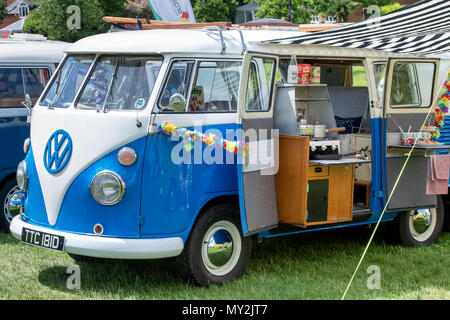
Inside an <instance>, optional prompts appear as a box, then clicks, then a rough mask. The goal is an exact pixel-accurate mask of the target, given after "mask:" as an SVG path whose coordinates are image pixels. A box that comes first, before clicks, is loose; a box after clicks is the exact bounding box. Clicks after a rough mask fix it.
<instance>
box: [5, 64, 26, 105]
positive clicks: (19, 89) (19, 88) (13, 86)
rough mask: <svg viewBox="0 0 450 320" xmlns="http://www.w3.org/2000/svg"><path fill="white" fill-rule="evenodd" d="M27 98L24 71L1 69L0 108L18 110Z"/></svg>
mask: <svg viewBox="0 0 450 320" xmlns="http://www.w3.org/2000/svg"><path fill="white" fill-rule="evenodd" d="M24 98H25V88H24V86H23V77H22V69H20V68H1V69H0V107H2V108H18V107H21V106H22V105H21V103H20V102H21V101H23V100H24Z"/></svg>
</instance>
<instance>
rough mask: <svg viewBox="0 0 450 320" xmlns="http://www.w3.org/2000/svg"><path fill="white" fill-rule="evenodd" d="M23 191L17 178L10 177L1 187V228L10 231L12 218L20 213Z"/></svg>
mask: <svg viewBox="0 0 450 320" xmlns="http://www.w3.org/2000/svg"><path fill="white" fill-rule="evenodd" d="M22 197H23V192H22V191H20V189H19V187H18V186H17V182H16V180H15V179H9V180H7V181H6V183H4V184H3V186H2V187H1V188H0V203H1V204H2V213H1V214H0V229H2V230H3V231H5V232H9V225H10V224H11V220H12V219H13V218H14V217H15V216H16V215H18V214H19V213H20V209H21V205H20V203H21V198H22Z"/></svg>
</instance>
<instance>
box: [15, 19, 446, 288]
mask: <svg viewBox="0 0 450 320" xmlns="http://www.w3.org/2000/svg"><path fill="white" fill-rule="evenodd" d="M298 34H299V33H298V31H297V32H295V33H292V32H290V31H272V30H263V31H261V30H241V29H232V28H217V27H216V28H212V27H208V28H204V29H201V28H200V29H179V28H178V29H175V28H170V29H169V28H168V29H163V28H162V29H155V30H138V31H122V32H112V33H107V34H102V35H96V36H92V37H88V38H85V39H82V40H80V41H78V42H77V43H75V44H74V45H73V46H72V47H71V48H70V49H68V50H67V55H66V56H65V58H64V60H63V61H62V63H61V64H60V66H59V67H58V69H57V71H56V72H55V74H54V75H53V77H52V79H51V81H50V83H49V85H48V86H47V87H46V89H45V90H44V92H43V94H42V95H41V96H40V98H39V100H38V101H37V103H36V105H35V107H34V110H33V113H32V117H31V142H30V143H29V144H26V150H25V151H26V156H25V159H24V160H23V161H22V162H21V163H20V164H19V166H18V169H17V180H18V184H19V187H20V189H21V191H22V192H23V193H24V194H25V195H26V197H25V199H24V210H23V212H22V213H21V214H20V215H17V216H15V217H14V219H13V221H12V223H11V227H10V229H11V232H12V233H13V235H14V236H15V237H16V238H17V239H19V240H21V241H23V242H25V243H28V244H32V245H36V246H41V247H44V248H47V249H53V250H59V251H65V252H67V253H69V254H70V255H71V256H72V257H74V258H75V259H78V258H81V257H83V256H90V257H99V258H111V259H156V258H166V257H178V260H179V262H180V264H181V271H182V272H183V274H184V275H185V277H186V278H187V279H190V280H194V281H195V282H196V283H197V284H199V285H208V284H223V283H225V282H226V281H230V280H233V279H235V278H237V277H239V276H240V275H242V274H243V273H244V271H245V269H246V266H247V264H248V262H249V259H250V254H251V250H252V245H253V243H252V239H253V238H256V239H258V240H261V239H264V238H271V237H279V236H285V235H293V234H299V233H303V232H312V231H320V230H325V229H331V228H342V227H351V226H361V225H370V224H374V223H376V222H377V221H378V219H379V218H380V216H381V214H382V212H383V209H384V206H385V204H386V201H387V199H388V196H389V195H390V193H391V191H392V190H393V187H394V184H395V182H396V178H397V176H398V174H399V172H400V170H401V167H402V164H403V162H404V160H405V158H406V155H405V154H406V153H407V152H408V150H410V149H411V146H410V145H406V144H402V140H401V139H402V136H401V135H402V131H409V132H419V131H420V130H421V128H422V124H423V123H424V122H425V123H426V124H428V123H429V122H430V121H434V120H433V119H432V116H433V113H432V112H431V113H430V115H431V116H430V117H429V119H427V120H426V121H425V119H426V117H427V114H428V112H429V110H430V108H433V103H434V97H435V96H436V92H437V90H438V88H437V87H438V85H437V79H436V78H437V71H438V70H439V59H431V58H426V57H416V56H408V55H400V54H393V53H388V52H382V51H376V50H371V49H352V48H336V47H327V46H323V45H320V46H318V45H298V46H295V45H287V44H273V43H267V42H265V41H264V40H269V39H277V38H283V37H289V36H291V35H298ZM293 56H295V58H294V59H295V61H296V62H297V64H303V65H310V66H311V67H314V68H315V70H316V72H320V80H319V81H318V82H315V83H308V81H305V82H304V83H298V82H296V83H289V82H288V81H287V80H288V76H287V72H288V69H289V64H290V61H291V60H292V57H293ZM381 83H384V85H381ZM446 148H449V146H447V145H444V144H421V145H417V146H416V150H415V152H414V155H413V156H412V157H411V159H410V160H409V164H408V166H407V167H406V170H405V171H404V173H403V175H402V178H401V179H400V181H399V183H398V187H397V188H396V190H395V192H394V193H393V196H392V199H391V201H390V203H389V206H388V208H387V210H386V212H385V214H384V215H383V217H382V221H383V222H393V223H395V226H396V229H395V230H396V233H397V234H398V235H399V237H400V239H401V240H402V241H403V243H404V244H405V245H408V246H419V245H428V244H432V243H434V242H435V241H436V240H437V238H438V236H439V234H440V232H441V230H442V224H443V219H444V211H443V205H442V199H441V197H440V196H436V195H428V194H426V190H425V189H426V186H425V184H426V175H427V165H428V162H429V156H430V154H432V153H434V152H435V150H436V149H446Z"/></svg>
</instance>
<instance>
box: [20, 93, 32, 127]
mask: <svg viewBox="0 0 450 320" xmlns="http://www.w3.org/2000/svg"><path fill="white" fill-rule="evenodd" d="M21 103H22V105H23V106H24V107H25V108H27V110H28V116H27V123H30V122H31V110H32V109H31V108H32V107H33V101H31V97H30V95H29V94H28V93H27V94H26V95H25V101H22V102H21Z"/></svg>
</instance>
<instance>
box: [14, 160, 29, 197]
mask: <svg viewBox="0 0 450 320" xmlns="http://www.w3.org/2000/svg"><path fill="white" fill-rule="evenodd" d="M16 179H17V186H18V187H19V189H20V190H22V191H23V192H25V191H27V184H28V173H27V163H26V162H25V160H22V161H21V162H20V163H19V166H18V167H17V172H16Z"/></svg>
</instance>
